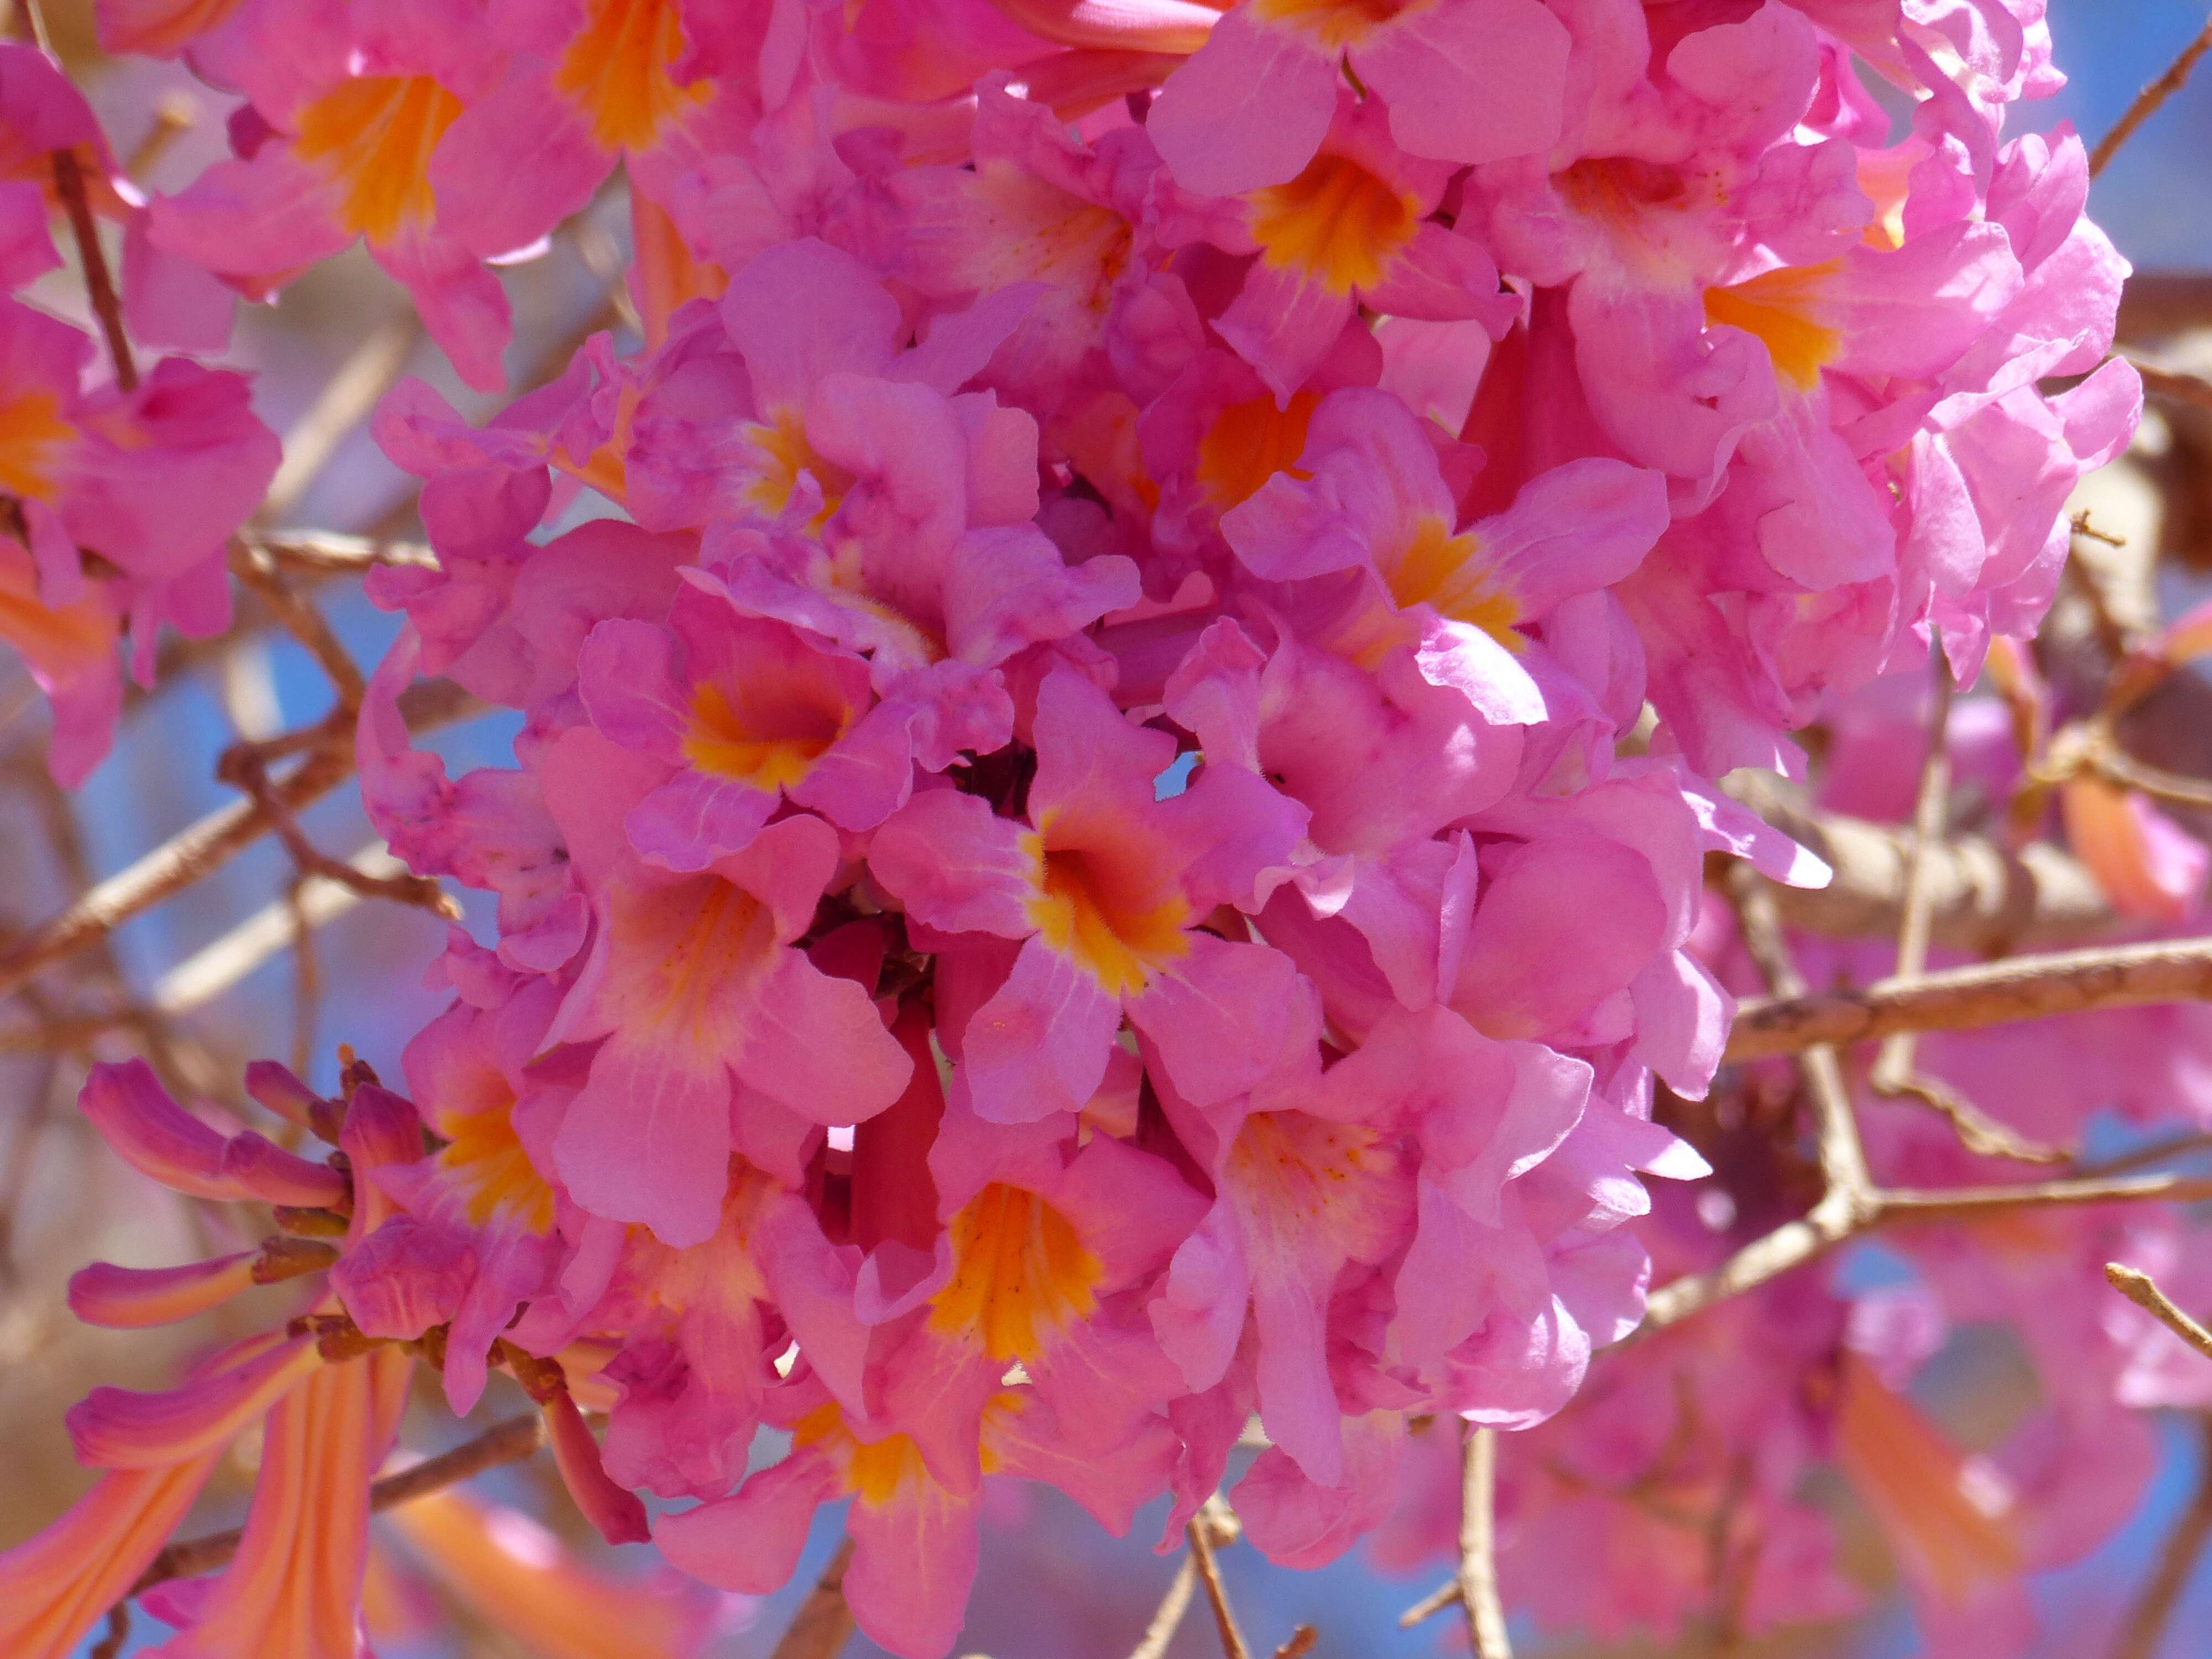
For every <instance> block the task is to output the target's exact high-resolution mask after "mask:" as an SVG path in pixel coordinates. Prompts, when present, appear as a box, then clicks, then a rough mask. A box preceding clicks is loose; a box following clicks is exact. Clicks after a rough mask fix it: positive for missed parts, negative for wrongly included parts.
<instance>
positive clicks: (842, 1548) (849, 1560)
mask: <svg viewBox="0 0 2212 1659" xmlns="http://www.w3.org/2000/svg"><path fill="white" fill-rule="evenodd" d="M851 1565H853V1540H852V1537H851V1535H850V1534H848V1535H847V1536H846V1538H845V1541H843V1542H842V1543H841V1544H839V1545H838V1546H837V1553H836V1554H835V1555H833V1556H831V1557H830V1558H829V1565H828V1566H826V1567H824V1568H823V1569H822V1576H821V1577H819V1578H817V1579H816V1580H815V1581H814V1588H813V1589H811V1590H809V1591H807V1593H806V1599H805V1601H801V1602H800V1603H799V1611H798V1612H797V1613H794V1614H793V1615H792V1620H791V1623H790V1624H789V1625H787V1626H785V1627H784V1632H783V1638H782V1639H781V1641H779V1642H777V1644H775V1653H774V1654H772V1655H771V1656H769V1659H831V1656H832V1655H833V1654H835V1653H836V1652H837V1651H838V1650H839V1649H841V1648H842V1647H843V1646H844V1645H845V1644H846V1643H847V1642H848V1641H849V1640H851V1639H852V1635H853V1609H852V1608H851V1607H849V1606H848V1604H847V1603H846V1601H845V1570H846V1569H847V1568H848V1567H849V1566H851Z"/></svg>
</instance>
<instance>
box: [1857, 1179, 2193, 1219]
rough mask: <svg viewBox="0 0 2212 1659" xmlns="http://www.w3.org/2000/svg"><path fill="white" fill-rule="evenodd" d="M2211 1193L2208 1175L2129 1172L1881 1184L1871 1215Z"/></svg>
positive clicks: (2180, 1200) (1966, 1215)
mask: <svg viewBox="0 0 2212 1659" xmlns="http://www.w3.org/2000/svg"><path fill="white" fill-rule="evenodd" d="M2207 1198H2212V1176H2185V1175H2155V1176H2123V1177H2119V1178H2117V1179H2114V1180H2111V1181H2103V1180H2091V1181H2082V1180H2064V1181H2032V1182H2021V1183H2018V1184H2013V1183H2002V1184H1995V1185H1991V1186H1987V1187H1959V1188H1948V1189H1937V1188H1917V1187H1891V1188H1884V1189H1883V1190H1882V1191H1881V1192H1880V1193H1879V1194H1876V1195H1875V1208H1876V1210H1877V1211H1878V1214H1877V1216H1876V1218H1875V1219H1877V1220H1879V1221H1882V1222H1890V1221H1972V1220H1975V1219H1977V1218H1979V1217H1982V1216H1985V1215H1993V1214H1997V1213H2000V1212H2004V1211H2008V1210H2032V1209H2039V1208H2043V1207H2045V1206H2055V1205H2074V1204H2137V1203H2142V1202H2145V1201H2148V1200H2162V1201H2164V1202H2166V1203H2171V1204H2194V1203H2197V1202H2198V1201H2199V1200H2203V1199H2207Z"/></svg>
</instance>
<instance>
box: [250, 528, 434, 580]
mask: <svg viewBox="0 0 2212 1659" xmlns="http://www.w3.org/2000/svg"><path fill="white" fill-rule="evenodd" d="M238 539H239V541H240V543H241V544H244V545H245V546H246V547H249V548H252V550H254V551H255V552H257V553H259V554H261V555H263V556H265V557H266V558H268V559H269V560H270V562H272V563H275V564H276V565H278V566H280V567H282V568H287V569H292V570H300V571H304V572H310V573H313V574H317V575H359V574H361V573H362V572H363V571H366V570H373V569H374V568H377V567H378V566H379V565H409V566H419V567H421V568H423V569H426V570H435V569H436V568H438V556H437V555H436V554H435V553H433V552H432V551H431V550H429V549H428V547H426V546H425V545H423V544H422V543H421V542H402V541H377V540H374V539H372V538H369V537H367V536H342V535H339V534H338V533H337V532H335V531H328V530H286V531H277V532H269V533H267V534H262V535H257V534H255V533H253V532H250V531H249V532H245V533H243V534H241V535H240V537H239V538H238Z"/></svg>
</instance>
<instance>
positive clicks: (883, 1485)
mask: <svg viewBox="0 0 2212 1659" xmlns="http://www.w3.org/2000/svg"><path fill="white" fill-rule="evenodd" d="M777 1395H778V1401H777V1404H778V1414H779V1419H780V1420H781V1421H784V1422H787V1423H788V1424H789V1425H790V1427H791V1430H792V1450H791V1453H790V1455H788V1456H787V1457H786V1458H785V1459H784V1460H783V1461H782V1462H780V1463H776V1464H774V1465H772V1466H770V1467H769V1468H765V1469H763V1470H761V1471H760V1472H759V1473H758V1474H754V1475H752V1476H751V1477H750V1478H749V1479H748V1480H746V1482H745V1484H744V1486H742V1487H741V1488H740V1489H739V1490H738V1492H736V1493H735V1494H734V1495H733V1496H732V1497H729V1498H722V1499H720V1500H718V1501H716V1502H714V1503H712V1504H702V1505H701V1506H700V1507H698V1508H697V1509H695V1510H686V1511H684V1513H683V1514H681V1515H668V1516H662V1517H661V1519H660V1521H659V1524H658V1525H657V1526H656V1527H655V1528H654V1529H653V1539H654V1541H655V1542H657V1543H658V1544H659V1546H660V1547H661V1550H662V1552H663V1553H665V1554H666V1555H667V1557H668V1558H669V1559H670V1560H671V1561H673V1562H675V1563H676V1564H677V1565H678V1566H680V1567H682V1568H683V1569H684V1571H687V1572H690V1573H691V1574H692V1575H694V1576H695V1577H700V1578H703V1579H705V1580H706V1581H707V1582H708V1583H710V1584H716V1585H719V1586H720V1587H721V1588H723V1589H732V1590H742V1591H745V1592H747V1593H749V1594H756V1595H758V1594H765V1593H766V1592H768V1591H769V1590H771V1589H775V1588H776V1587H778V1586H780V1585H781V1584H782V1583H784V1581H785V1580H786V1579H787V1578H789V1577H791V1573H792V1570H793V1567H794V1566H796V1565H797V1564H798V1560H799V1551H800V1549H801V1548H802V1547H804V1546H805V1542H806V1531H807V1526H808V1523H809V1522H811V1520H812V1518H813V1515H814V1511H815V1510H816V1509H817V1507H818V1506H819V1505H821V1504H825V1503H829V1502H831V1501H833V1500H835V1499H836V1498H839V1497H842V1496H844V1495H846V1494H848V1493H849V1494H850V1495H851V1496H852V1498H853V1499H854V1502H853V1505H852V1507H851V1509H850V1510H848V1514H847V1518H846V1522H845V1524H846V1528H847V1529H848V1532H850V1534H852V1537H853V1541H854V1554H853V1563H852V1565H851V1567H850V1568H849V1569H848V1571H847V1572H846V1575H845V1599H846V1601H847V1603H848V1605H849V1606H850V1607H852V1609H853V1616H854V1619H855V1620H858V1621H859V1623H860V1628H861V1630H863V1631H864V1632H866V1633H867V1635H868V1637H869V1638H870V1639H871V1640H872V1641H875V1642H878V1643H880V1644H883V1645H884V1647H887V1648H889V1649H890V1650H891V1651H892V1652H893V1653H896V1654H898V1655H900V1656H902V1659H943V1656H944V1655H945V1654H947V1653H949V1652H951V1649H952V1644H953V1639H954V1638H956V1637H957V1635H958V1634H959V1632H960V1626H961V1623H962V1620H963V1612H964V1609H965V1607H966V1605H967V1601H968V1590H969V1586H970V1585H971V1584H972V1583H974V1582H975V1563H976V1554H977V1541H976V1524H977V1522H978V1519H979V1518H980V1511H981V1505H982V1498H981V1493H980V1492H972V1491H971V1492H966V1493H962V1492H957V1491H953V1490H948V1489H947V1488H946V1487H945V1486H942V1485H940V1484H939V1482H938V1481H937V1480H935V1479H934V1478H933V1476H932V1475H931V1474H930V1472H929V1469H928V1467H927V1464H926V1463H925V1462H924V1461H923V1459H922V1456H921V1451H920V1450H919V1449H917V1447H916V1446H915V1442H914V1441H913V1440H912V1439H911V1438H909V1437H908V1436H907V1435H905V1434H902V1433H899V1432H896V1431H894V1432H891V1433H889V1434H883V1435H879V1436H878V1437H877V1438H875V1439H872V1440H864V1439H862V1438H860V1434H859V1432H857V1426H858V1425H854V1424H852V1423H851V1422H850V1420H849V1419H847V1418H846V1417H844V1416H843V1415H842V1413H840V1412H839V1410H838V1408H837V1407H836V1404H835V1403H834V1402H831V1401H826V1400H824V1399H823V1394H822V1390H821V1387H820V1385H819V1383H814V1382H812V1381H811V1379H801V1380H796V1381H794V1383H793V1384H792V1385H791V1386H790V1387H787V1388H785V1389H779V1390H777ZM1172 1445H1173V1442H1172V1439H1171V1437H1170V1436H1169V1434H1168V1433H1167V1431H1166V1427H1165V1425H1164V1424H1162V1423H1160V1422H1159V1421H1158V1419H1150V1420H1148V1421H1147V1423H1146V1425H1145V1426H1144V1427H1143V1429H1142V1430H1140V1431H1139V1433H1138V1434H1137V1435H1135V1436H1134V1437H1132V1438H1130V1439H1127V1440H1125V1441H1124V1442H1122V1443H1120V1444H1119V1445H1116V1446H1115V1447H1114V1448H1113V1449H1112V1450H1111V1452H1110V1453H1109V1454H1108V1455H1074V1454H1072V1453H1071V1452H1070V1450H1069V1449H1068V1448H1067V1446H1066V1442H1065V1440H1064V1438H1063V1437H1062V1433H1061V1430H1060V1424H1059V1423H1058V1421H1057V1420H1056V1419H1054V1415H1053V1413H1052V1411H1051V1409H1050V1407H1048V1406H1046V1405H1045V1404H1044V1402H1043V1401H1041V1400H1039V1399H1038V1398H1037V1397H1036V1394H1035V1392H1034V1391H1033V1390H1031V1389H1026V1388H1011V1389H1005V1390H1003V1391H1001V1392H1000V1394H998V1395H995V1396H994V1398H993V1399H992V1400H991V1401H989V1402H988V1403H987V1405H986V1406H985V1407H984V1408H983V1413H982V1418H981V1438H980V1443H979V1449H978V1452H977V1455H978V1456H979V1458H980V1459H981V1460H982V1461H983V1462H985V1464H986V1465H987V1467H989V1468H992V1469H993V1470H994V1471H995V1472H997V1473H1000V1474H1008V1475H1016V1476H1023V1477H1026V1478H1028V1479H1030V1480H1047V1481H1049V1482H1051V1483H1052V1484H1053V1485H1054V1486H1058V1487H1060V1490H1061V1491H1063V1492H1066V1493H1067V1494H1068V1496H1070V1497H1071V1498H1074V1499H1075V1500H1076V1501H1077V1502H1078V1503H1079V1504H1082V1505H1083V1506H1084V1507H1085V1509H1086V1510H1089V1511H1090V1512H1091V1515H1092V1516H1093V1517H1095V1518H1096V1519H1097V1521H1098V1522H1100V1523H1101V1524H1102V1525H1103V1526H1105V1527H1106V1528H1108V1529H1109V1530H1110V1531H1112V1532H1114V1533H1115V1534H1121V1533H1126V1532H1127V1530H1128V1529H1129V1524H1130V1522H1131V1520H1132V1518H1133V1516H1134V1514H1135V1512H1136V1510H1137V1507H1138V1506H1139V1504H1141V1503H1143V1502H1144V1500H1145V1499H1146V1498H1148V1497H1150V1496H1151V1495H1152V1492H1154V1491H1155V1490H1156V1489H1157V1488H1158V1484H1159V1481H1160V1480H1161V1478H1162V1477H1163V1476H1164V1474H1165V1468H1166V1464H1167V1462H1168V1459H1169V1457H1170V1455H1171V1449H1172Z"/></svg>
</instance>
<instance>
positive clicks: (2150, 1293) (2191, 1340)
mask: <svg viewBox="0 0 2212 1659" xmlns="http://www.w3.org/2000/svg"><path fill="white" fill-rule="evenodd" d="M2105 1280H2106V1283H2107V1284H2109V1285H2111V1286H2112V1288H2113V1289H2114V1290H2116V1291H2118V1292H2119V1293H2120V1294H2121V1295H2122V1296H2124V1297H2127V1299H2128V1300H2129V1301H2130V1302H2132V1303H2134V1304H2136V1306H2137V1307H2138V1308H2141V1309H2142V1310H2143V1311H2144V1312H2145V1313H2147V1314H2148V1315H2150V1316H2152V1317H2153V1318H2154V1319H2156V1320H2157V1321H2158V1322H2159V1323H2160V1324H2161V1325H2164V1326H2165V1327H2166V1329H2168V1330H2170V1331H2172V1333H2173V1334H2175V1335H2176V1336H2178V1337H2179V1338H2180V1339H2181V1340H2183V1341H2184V1342H2186V1343H2187V1344H2188V1345H2189V1346H2191V1347H2192V1348H2194V1349H2196V1350H2197V1352H2199V1353H2201V1354H2203V1356H2204V1357H2205V1358H2207V1359H2212V1331H2208V1330H2206V1329H2205V1328H2203V1326H2202V1325H2200V1324H2198V1323H2197V1322H2196V1321H2195V1320H2193V1319H2191V1317H2190V1316H2188V1315H2187V1314H2185V1313H2184V1312H2182V1311H2181V1310H2180V1309H2179V1308H2178V1307H2176V1306H2175V1305H2174V1304H2173V1303H2172V1301H2171V1300H2170V1299H2169V1298H2168V1297H2167V1296H2166V1292H2165V1291H2161V1290H2160V1289H2159V1287H2158V1286H2157V1285H2154V1284H2153V1283H2151V1278H2150V1275H2149V1274H2148V1273H2137V1272H2136V1270H2135V1269H2134V1268H2133V1267H2126V1266H2124V1265H2123V1264H2121V1263H2119V1262H2118V1261H2107V1262H2106V1264H2105Z"/></svg>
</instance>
